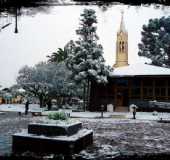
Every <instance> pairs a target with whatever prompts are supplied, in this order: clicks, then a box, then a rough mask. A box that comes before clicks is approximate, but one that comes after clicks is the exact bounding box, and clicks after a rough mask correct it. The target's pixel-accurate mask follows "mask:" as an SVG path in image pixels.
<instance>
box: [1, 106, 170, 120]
mask: <svg viewBox="0 0 170 160" xmlns="http://www.w3.org/2000/svg"><path fill="white" fill-rule="evenodd" d="M34 111H41V112H42V115H48V114H49V113H51V112H55V111H45V109H44V108H43V109H42V108H40V107H39V105H38V104H30V105H29V112H34ZM63 111H65V112H67V113H69V114H70V116H71V117H73V118H100V117H101V112H88V111H87V112H72V111H71V110H68V109H64V110H63ZM0 112H21V113H23V112H25V105H24V104H1V105H0ZM103 116H104V118H111V119H132V117H133V115H132V113H131V112H104V113H103ZM160 118H162V119H169V120H170V113H161V112H158V113H155V115H154V114H153V112H137V113H136V119H138V120H160Z"/></svg>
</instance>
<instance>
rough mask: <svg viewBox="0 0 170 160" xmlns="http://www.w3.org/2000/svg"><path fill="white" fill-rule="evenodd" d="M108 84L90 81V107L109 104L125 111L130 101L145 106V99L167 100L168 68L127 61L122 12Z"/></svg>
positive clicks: (168, 92) (125, 35) (94, 107)
mask: <svg viewBox="0 0 170 160" xmlns="http://www.w3.org/2000/svg"><path fill="white" fill-rule="evenodd" d="M113 68H114V71H113V73H112V74H111V75H110V77H108V84H106V85H103V84H97V83H95V82H92V84H91V92H90V103H89V106H88V107H89V108H88V109H89V110H90V111H99V110H101V105H102V104H103V105H104V106H105V110H107V106H108V105H109V104H112V105H113V106H114V111H128V110H129V105H130V104H136V105H137V106H139V108H140V107H147V106H148V102H149V101H155V100H156V101H161V102H167V101H170V69H168V68H164V67H158V66H153V65H150V64H140V63H138V64H129V63H128V32H127V30H126V29H125V24H124V20H123V13H122V17H121V24H120V29H119V31H118V33H117V42H116V61H115V64H114V65H113Z"/></svg>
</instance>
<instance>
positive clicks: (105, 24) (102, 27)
mask: <svg viewBox="0 0 170 160" xmlns="http://www.w3.org/2000/svg"><path fill="white" fill-rule="evenodd" d="M84 8H93V9H95V10H96V15H97V19H98V25H97V27H98V29H97V33H98V35H99V38H100V41H99V43H101V44H102V45H103V48H104V58H105V60H106V63H107V64H109V65H111V66H112V65H113V64H114V62H115V42H116V33H117V30H118V28H119V25H120V18H121V10H122V9H123V10H124V20H125V26H126V29H127V30H128V34H129V63H130V64H132V63H136V62H141V61H143V59H142V60H141V58H139V57H138V55H137V52H138V48H137V44H138V43H139V41H140V39H141V34H140V33H141V28H142V25H143V24H147V23H148V20H149V19H150V18H156V17H161V16H168V15H170V11H169V13H168V9H166V10H162V9H161V8H160V9H155V8H154V7H153V6H149V7H138V9H137V8H136V7H133V6H130V7H128V6H125V5H116V6H115V5H114V6H111V7H109V8H108V10H107V11H105V12H103V11H102V10H101V8H99V7H98V6H56V7H53V8H51V9H50V11H49V13H42V12H41V13H38V14H35V15H34V16H27V15H25V16H22V17H20V18H19V21H18V23H19V24H18V25H19V27H18V28H19V33H18V34H14V19H13V21H12V25H10V26H9V27H8V28H6V29H4V30H2V31H1V32H0V55H1V57H0V84H1V85H3V87H9V86H11V85H13V84H14V83H16V81H15V80H16V77H17V74H18V70H19V69H20V68H21V67H22V66H24V65H29V66H33V65H34V64H36V63H38V62H39V61H44V60H47V58H46V56H47V55H49V54H50V53H51V52H54V51H56V50H57V48H59V47H61V48H62V47H63V46H64V45H65V44H66V43H67V42H68V41H69V40H71V39H73V40H75V39H77V35H76V34H75V30H76V29H77V28H78V26H79V17H80V13H82V11H83V9H84Z"/></svg>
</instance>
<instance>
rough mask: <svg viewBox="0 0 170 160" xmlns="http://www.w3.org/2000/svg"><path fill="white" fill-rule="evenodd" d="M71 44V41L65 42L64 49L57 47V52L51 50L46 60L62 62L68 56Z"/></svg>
mask: <svg viewBox="0 0 170 160" xmlns="http://www.w3.org/2000/svg"><path fill="white" fill-rule="evenodd" d="M72 44H73V41H70V42H69V43H67V44H66V45H65V46H64V49H62V48H58V50H57V52H53V53H52V54H51V55H48V56H47V58H48V62H49V63H51V62H56V63H60V62H64V61H65V60H66V58H67V57H68V54H69V52H70V51H71V48H70V47H71V46H72Z"/></svg>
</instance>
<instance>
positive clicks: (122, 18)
mask: <svg viewBox="0 0 170 160" xmlns="http://www.w3.org/2000/svg"><path fill="white" fill-rule="evenodd" d="M123 14H124V12H123V11H122V12H121V22H120V28H119V32H121V31H122V32H127V31H126V28H125V23H124V17H123Z"/></svg>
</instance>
